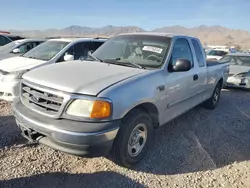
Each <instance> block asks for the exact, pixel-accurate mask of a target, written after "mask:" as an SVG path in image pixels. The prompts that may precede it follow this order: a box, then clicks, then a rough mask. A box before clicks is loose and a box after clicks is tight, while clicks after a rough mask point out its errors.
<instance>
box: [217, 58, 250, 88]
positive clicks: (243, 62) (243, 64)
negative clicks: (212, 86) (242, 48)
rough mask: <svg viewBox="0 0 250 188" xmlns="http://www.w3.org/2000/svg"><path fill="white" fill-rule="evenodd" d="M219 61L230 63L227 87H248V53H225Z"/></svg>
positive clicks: (249, 70) (249, 85)
mask: <svg viewBox="0 0 250 188" xmlns="http://www.w3.org/2000/svg"><path fill="white" fill-rule="evenodd" d="M220 62H229V63H230V67H229V68H230V71H229V77H228V79H227V84H226V85H227V87H236V88H246V89H250V54H248V53H235V54H227V55H225V56H224V57H223V58H222V59H221V60H220Z"/></svg>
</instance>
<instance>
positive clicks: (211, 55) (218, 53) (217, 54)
mask: <svg viewBox="0 0 250 188" xmlns="http://www.w3.org/2000/svg"><path fill="white" fill-rule="evenodd" d="M228 53H229V49H213V50H210V51H209V52H208V53H207V59H214V60H220V59H221V58H222V57H223V56H224V55H226V54H228Z"/></svg>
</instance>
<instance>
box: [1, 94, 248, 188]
mask: <svg viewBox="0 0 250 188" xmlns="http://www.w3.org/2000/svg"><path fill="white" fill-rule="evenodd" d="M0 116H1V117H0V172H1V173H0V187H4V188H8V187H11V188H12V187H13V188H16V187H17V188H20V187H25V188H29V187H45V188H50V187H60V188H63V187H72V188H76V187H105V188H112V187H200V188H202V187H226V188H231V187H233V188H235V187H242V188H243V187H244V188H247V187H250V92H249V91H241V90H223V91H222V94H221V100H220V103H219V106H218V107H217V108H216V109H215V110H214V111H209V110H206V109H203V108H202V107H196V108H195V109H193V110H191V111H189V112H187V113H186V114H184V115H182V116H181V117H179V118H177V119H175V120H174V121H172V122H170V123H169V124H168V125H167V126H164V127H162V128H160V129H158V130H157V132H156V133H155V141H154V143H153V144H152V147H151V150H150V152H149V153H148V154H147V156H146V157H145V158H144V160H143V161H142V162H141V163H140V164H139V165H138V167H137V168H136V169H133V170H129V169H125V168H123V167H120V166H118V165H116V164H114V163H113V162H112V161H110V160H109V159H106V158H94V159H86V158H80V157H75V156H70V155H67V154H63V153H61V152H57V151H54V150H52V149H50V148H48V147H46V146H41V145H40V146H34V145H27V142H26V140H25V139H23V138H22V137H21V135H20V133H19V130H18V128H17V126H16V124H15V121H14V118H13V116H12V114H11V107H10V105H9V104H8V103H6V102H4V101H1V102H0Z"/></svg>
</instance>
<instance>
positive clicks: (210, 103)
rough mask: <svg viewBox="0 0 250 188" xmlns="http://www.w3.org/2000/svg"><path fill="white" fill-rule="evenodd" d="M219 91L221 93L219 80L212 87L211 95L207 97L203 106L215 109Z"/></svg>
mask: <svg viewBox="0 0 250 188" xmlns="http://www.w3.org/2000/svg"><path fill="white" fill-rule="evenodd" d="M220 93H221V83H220V82H219V83H218V84H217V85H216V87H215V89H214V92H213V95H212V97H211V98H209V99H208V100H207V101H205V103H204V107H205V108H207V109H210V110H213V109H215V108H216V106H217V105H218V103H219V100H220Z"/></svg>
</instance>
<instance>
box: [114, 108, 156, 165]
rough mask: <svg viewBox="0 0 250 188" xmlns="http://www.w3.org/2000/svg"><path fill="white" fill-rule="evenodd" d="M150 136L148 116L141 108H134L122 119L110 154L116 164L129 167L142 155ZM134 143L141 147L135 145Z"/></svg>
mask: <svg viewBox="0 0 250 188" xmlns="http://www.w3.org/2000/svg"><path fill="white" fill-rule="evenodd" d="M136 135H137V136H136ZM152 138H153V124H152V120H151V118H150V116H149V115H148V114H147V113H146V112H144V111H143V110H140V109H135V110H133V111H131V112H130V113H129V114H128V115H126V116H125V118H124V119H123V121H122V125H121V127H120V129H119V131H118V134H117V136H116V138H115V141H114V144H113V147H112V149H111V156H112V158H113V159H114V161H115V162H116V163H117V164H119V165H122V166H124V167H127V168H131V167H133V166H135V165H136V164H137V163H139V162H140V161H141V159H142V158H143V157H144V155H145V154H146V152H147V150H148V148H149V146H150V143H151V142H152ZM135 143H137V144H139V145H140V146H141V147H139V146H138V145H137V146H138V147H135V145H136V144H135ZM135 148H136V149H135Z"/></svg>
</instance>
